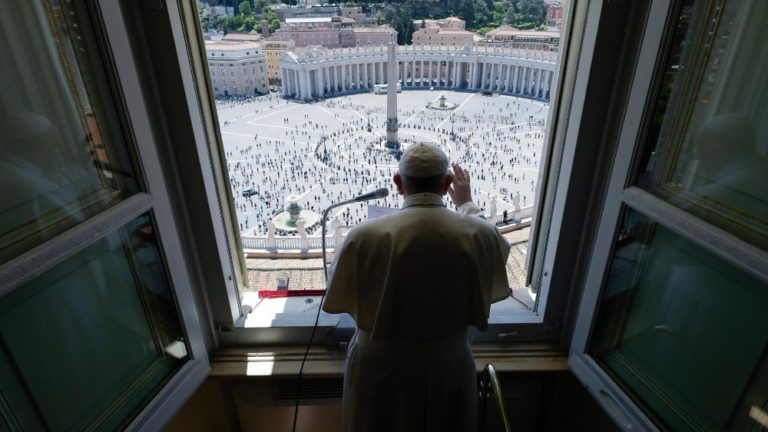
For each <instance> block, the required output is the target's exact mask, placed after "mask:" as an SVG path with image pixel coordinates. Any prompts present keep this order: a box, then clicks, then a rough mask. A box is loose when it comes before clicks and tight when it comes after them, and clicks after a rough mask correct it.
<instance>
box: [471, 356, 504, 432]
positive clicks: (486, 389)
mask: <svg viewBox="0 0 768 432" xmlns="http://www.w3.org/2000/svg"><path fill="white" fill-rule="evenodd" d="M478 390H479V393H478V396H479V403H478V410H477V432H484V430H485V410H486V407H487V404H488V399H489V398H490V397H491V395H493V396H494V399H496V407H497V408H498V409H499V415H500V416H501V424H502V425H503V426H504V432H511V431H512V428H511V426H510V425H509V418H508V417H507V411H506V410H505V409H504V396H503V394H502V393H501V384H499V377H498V376H497V375H496V368H494V367H493V364H492V363H488V364H487V365H485V368H484V369H483V376H482V378H481V379H480V388H479V389H478Z"/></svg>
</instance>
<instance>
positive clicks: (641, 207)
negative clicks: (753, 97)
mask: <svg viewBox="0 0 768 432" xmlns="http://www.w3.org/2000/svg"><path fill="white" fill-rule="evenodd" d="M681 3H682V2H681V1H680V0H653V1H652V2H651V6H650V10H649V12H648V16H647V18H646V22H645V25H644V29H645V31H644V34H643V40H642V45H641V47H640V50H639V54H638V55H637V58H636V61H635V63H634V65H635V74H634V77H633V79H632V83H631V92H630V95H629V96H628V98H627V99H626V101H625V103H626V106H627V109H626V111H625V115H624V117H623V121H622V125H621V135H620V137H619V139H618V148H617V152H616V158H615V160H614V162H613V164H612V170H611V178H610V182H609V186H608V190H607V192H606V195H605V201H604V203H603V208H602V215H601V218H600V222H599V225H598V231H597V237H596V239H595V244H594V248H593V250H592V252H591V259H590V265H589V270H588V273H587V277H586V280H585V288H584V291H583V295H582V298H581V301H580V304H579V305H578V313H577V316H576V323H575V330H574V335H573V339H572V342H571V347H570V352H569V359H568V364H569V367H570V368H571V370H572V371H573V373H574V374H575V375H576V377H577V378H578V379H579V380H581V381H582V383H583V384H584V385H585V387H586V388H587V390H588V391H589V392H590V393H591V394H592V395H593V397H594V398H595V400H596V401H597V402H598V403H599V404H600V405H601V406H602V408H603V409H604V410H605V411H606V412H607V413H608V414H609V416H610V417H611V418H613V420H614V421H615V422H616V424H617V425H618V426H619V427H620V428H621V429H622V430H627V431H629V430H647V431H656V430H659V427H658V426H657V425H656V424H655V423H654V422H653V421H652V420H651V418H650V417H649V416H648V415H646V413H645V411H644V410H643V409H641V408H640V406H639V405H638V404H637V403H636V402H635V400H634V399H633V398H632V397H631V396H630V395H629V394H628V393H627V392H626V391H624V389H623V388H622V387H621V386H620V385H619V383H618V382H617V381H616V380H615V379H613V378H612V377H611V376H610V375H609V373H608V372H607V371H606V370H605V369H604V368H603V367H601V366H600V365H599V363H598V362H597V361H596V360H595V359H594V358H593V357H592V356H591V355H590V354H589V353H588V349H589V344H590V338H591V332H592V328H593V325H594V324H595V321H596V317H597V309H598V307H599V304H600V300H601V298H602V292H603V289H604V287H605V283H606V280H607V278H608V275H609V272H610V264H611V259H612V257H613V254H614V251H615V243H616V242H615V239H616V235H617V232H618V229H619V227H620V223H621V221H622V218H623V216H624V215H625V214H626V212H628V211H630V210H632V211H636V212H638V213H640V214H642V215H644V216H647V217H649V218H650V220H652V221H653V222H654V223H657V224H659V225H660V226H663V227H665V228H667V229H669V230H671V231H672V232H674V233H675V234H677V235H679V236H680V237H682V238H683V239H685V240H688V241H690V242H692V243H693V244H695V245H697V246H698V247H701V248H702V249H703V250H705V251H707V252H709V253H711V254H713V255H715V256H716V257H718V258H719V259H722V260H723V261H724V262H726V263H728V264H731V265H733V266H734V267H736V268H738V269H739V270H742V271H744V272H745V273H747V274H749V275H750V276H752V277H755V278H756V279H758V280H760V281H762V282H763V283H766V284H768V253H766V252H765V251H763V250H760V249H759V248H757V247H756V246H753V245H751V244H749V243H747V242H745V241H743V240H741V239H739V238H737V237H735V236H734V235H732V234H730V233H728V232H726V231H724V230H722V229H720V228H717V227H715V226H713V225H711V224H709V223H706V222H704V221H703V220H701V219H699V218H696V217H694V216H692V215H691V214H689V213H687V212H685V211H684V210H681V209H679V208H677V207H674V206H673V205H671V204H669V203H667V202H666V201H664V200H662V199H661V198H658V197H656V196H654V195H652V194H651V193H649V192H646V191H644V190H642V189H640V188H638V187H636V186H634V184H633V183H634V177H635V176H634V173H635V171H636V168H637V165H638V159H639V157H640V155H641V153H642V150H643V148H644V146H646V145H650V144H649V143H647V142H646V134H647V132H648V126H649V123H650V121H651V119H652V116H653V114H654V111H655V109H656V99H657V96H658V91H659V88H660V85H659V83H660V81H661V79H662V74H663V70H664V68H665V66H666V60H667V54H668V52H669V50H670V49H671V46H670V45H671V39H672V37H673V34H674V30H675V26H674V24H675V22H676V20H677V16H678V14H677V12H678V11H679V9H680V6H681Z"/></svg>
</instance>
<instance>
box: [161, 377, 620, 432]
mask: <svg viewBox="0 0 768 432" xmlns="http://www.w3.org/2000/svg"><path fill="white" fill-rule="evenodd" d="M340 380H341V378H339V381H340ZM278 381H279V380H277V379H252V378H251V379H248V378H244V379H218V378H209V379H208V380H206V382H205V384H203V386H202V387H200V389H199V390H198V391H197V393H195V394H194V395H193V396H192V398H191V399H190V400H189V401H188V402H187V404H186V405H185V406H184V408H182V410H181V411H180V412H179V413H178V414H177V415H176V417H175V418H174V419H173V420H172V421H171V422H170V423H169V424H168V425H167V427H166V428H165V430H166V431H167V432H177V431H178V432H181V431H184V432H197V431H201V432H202V431H255V432H259V431H270V432H281V431H286V432H287V431H290V430H291V426H292V420H293V405H292V404H291V402H290V401H285V400H281V401H277V402H275V398H274V395H275V394H276V393H275V391H276V390H275V389H276V388H277V383H278ZM501 386H502V391H503V392H504V401H505V406H506V409H507V414H508V415H509V419H510V421H511V422H512V424H513V427H514V430H515V432H526V431H531V432H533V431H544V432H556V431H557V432H559V431H563V430H589V431H592V432H602V431H606V432H607V431H617V430H618V428H617V427H616V426H615V425H614V424H613V422H612V421H611V419H610V418H609V417H608V416H607V415H606V414H605V413H604V412H603V411H602V410H601V409H600V407H599V406H598V405H597V403H595V401H594V399H593V398H592V397H591V395H590V394H589V393H588V392H587V391H586V389H584V388H583V387H582V386H581V384H580V383H579V381H578V380H577V379H576V378H575V377H574V376H573V375H572V374H571V373H570V372H557V373H553V372H547V373H507V374H502V376H501ZM486 425H487V428H486V431H501V430H502V428H501V423H500V421H499V417H498V413H497V412H496V411H495V405H494V404H489V405H488V410H487V412H486ZM297 430H298V431H302V432H304V431H305V432H310V431H311V432H326V431H328V432H331V431H333V432H338V431H339V430H341V399H340V398H338V399H326V400H316V401H313V402H312V403H310V404H309V405H306V406H302V408H301V410H300V412H299V423H298V425H297Z"/></svg>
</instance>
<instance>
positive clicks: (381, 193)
mask: <svg viewBox="0 0 768 432" xmlns="http://www.w3.org/2000/svg"><path fill="white" fill-rule="evenodd" d="M375 193H376V199H379V198H385V197H386V196H388V195H389V189H387V188H380V189H376V191H375Z"/></svg>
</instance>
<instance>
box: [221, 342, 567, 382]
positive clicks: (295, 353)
mask: <svg viewBox="0 0 768 432" xmlns="http://www.w3.org/2000/svg"><path fill="white" fill-rule="evenodd" d="M472 351H473V355H474V358H475V366H476V368H477V370H478V371H480V370H482V368H483V367H484V366H485V365H486V364H488V363H493V365H494V366H495V367H496V370H497V371H499V372H560V371H566V370H568V356H567V352H566V351H564V350H562V348H561V347H560V346H558V345H554V344H515V345H508V344H503V345H502V344H478V345H474V346H473V347H472ZM303 355H304V347H301V346H283V347H263V348H259V349H258V350H254V349H248V348H228V349H221V350H218V351H216V352H214V353H213V354H212V355H211V376H212V377H215V378H237V377H292V376H296V375H298V373H299V367H300V366H301V359H302V357H303ZM343 373H344V354H343V353H341V352H339V351H329V350H327V349H325V348H321V347H318V348H314V349H312V350H310V352H309V356H308V357H307V362H306V364H305V365H304V373H303V376H305V377H315V378H317V377H325V378H331V377H340V376H342V375H343Z"/></svg>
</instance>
